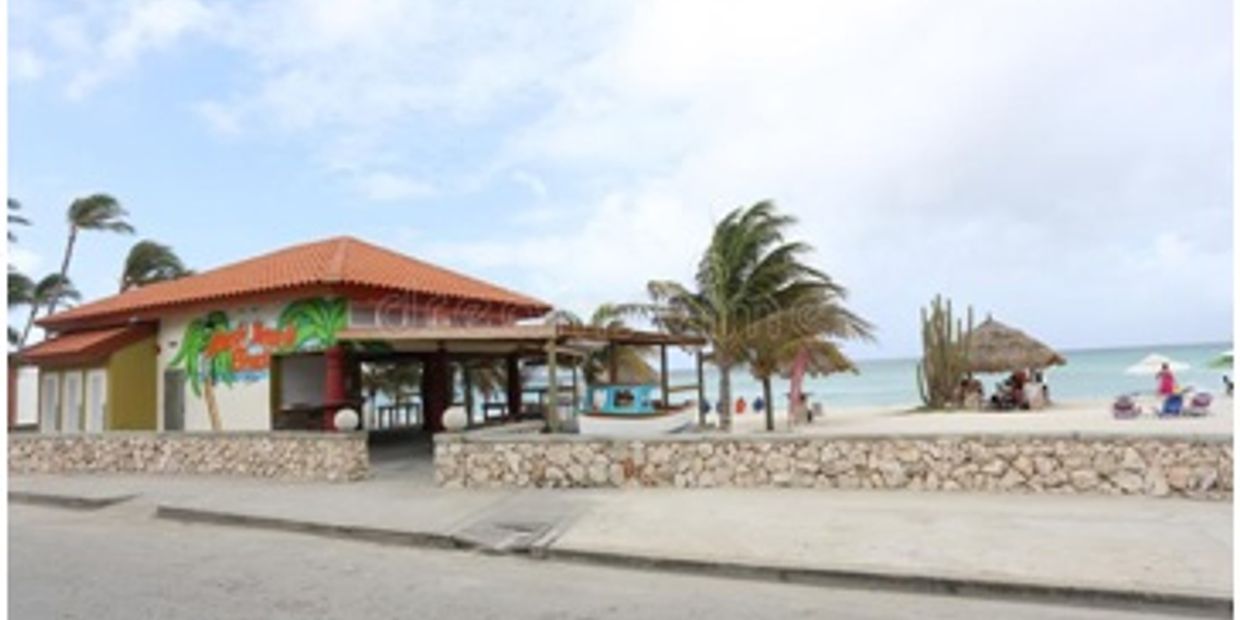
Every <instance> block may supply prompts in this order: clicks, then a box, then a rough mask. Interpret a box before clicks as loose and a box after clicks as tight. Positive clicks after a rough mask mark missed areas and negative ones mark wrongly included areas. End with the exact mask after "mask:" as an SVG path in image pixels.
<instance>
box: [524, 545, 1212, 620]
mask: <svg viewBox="0 0 1240 620" xmlns="http://www.w3.org/2000/svg"><path fill="white" fill-rule="evenodd" d="M531 555H532V556H534V557H538V558H543V559H548V560H558V561H564V562H577V563H581V564H595V565H600V566H614V567H619V568H631V569H640V570H657V571H663V572H671V573H682V574H690V575H699V576H707V577H723V578H730V579H748V580H758V581H775V582H781V583H790V584H798V585H812V586H828V587H845V588H867V589H881V590H892V591H902V592H914V593H922V594H927V593H929V594H946V595H952V596H967V597H974V598H998V599H1008V600H1011V599H1025V600H1031V601H1037V602H1047V603H1073V604H1078V605H1092V606H1104V607H1111V608H1129V609H1144V610H1149V609H1150V608H1151V607H1158V608H1163V609H1175V610H1181V611H1196V612H1208V613H1209V614H1210V615H1214V614H1219V615H1224V616H1226V617H1231V613H1232V609H1233V599H1232V598H1230V597H1214V596H1207V595H1194V594H1177V593H1160V592H1143V591H1136V590H1114V589H1105V588H1078V587H1073V586H1056V585H1048V584H1036V583H1019V582H1010V581H992V580H983V579H960V578H954V577H931V576H926V575H910V574H901V573H884V572H872V571H860V570H851V569H822V568H797V567H787V566H771V565H763V564H741V563H733V562H716V561H710V560H692V559H680V558H659V557H651V556H643V555H630V554H624V553H614V552H607V551H588V550H581V549H552V548H543V549H539V550H534V551H533V552H532V553H531Z"/></svg>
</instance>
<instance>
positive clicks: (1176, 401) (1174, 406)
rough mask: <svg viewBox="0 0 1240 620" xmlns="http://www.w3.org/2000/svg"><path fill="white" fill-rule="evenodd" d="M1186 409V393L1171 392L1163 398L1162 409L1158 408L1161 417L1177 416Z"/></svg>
mask: <svg viewBox="0 0 1240 620" xmlns="http://www.w3.org/2000/svg"><path fill="white" fill-rule="evenodd" d="M1183 411H1184V395H1183V394H1171V395H1169V396H1167V398H1165V399H1163V404H1162V409H1159V410H1158V417H1160V418H1177V417H1179V416H1180V414H1181V413H1183Z"/></svg>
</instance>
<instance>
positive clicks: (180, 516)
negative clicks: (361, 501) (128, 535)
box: [155, 504, 475, 550]
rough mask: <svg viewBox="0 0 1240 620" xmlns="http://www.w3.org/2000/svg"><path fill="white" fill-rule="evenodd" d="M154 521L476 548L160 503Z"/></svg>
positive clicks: (445, 539)
mask: <svg viewBox="0 0 1240 620" xmlns="http://www.w3.org/2000/svg"><path fill="white" fill-rule="evenodd" d="M155 518H157V519H166V520H169V521H179V522H181V523H204V524H209V525H227V526H235V527H246V528H252V529H261V530H271V531H277V532H291V533H294V534H310V535H313V536H322V537H325V538H339V539H342V540H354V541H363V542H369V543H375V544H380V545H400V546H406V547H422V548H430V549H457V550H467V549H473V548H475V546H474V545H473V544H472V543H470V542H468V541H464V540H461V539H458V538H455V537H453V536H448V535H445V534H435V533H431V532H408V531H400V530H389V529H384V528H377V527H367V526H361V525H330V524H325V523H315V522H313V521H297V520H293V519H282V518H280V517H260V516H254V515H244V514H237V513H230V512H216V511H213V510H202V509H198V508H180V507H176V506H166V505H163V504H160V505H158V506H156V507H155Z"/></svg>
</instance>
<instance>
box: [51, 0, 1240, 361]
mask: <svg viewBox="0 0 1240 620" xmlns="http://www.w3.org/2000/svg"><path fill="white" fill-rule="evenodd" d="M130 6H131V8H130V9H127V10H125V11H121V12H120V13H121V15H122V16H123V17H124V18H123V19H103V20H102V21H103V22H104V23H106V24H109V26H108V27H107V28H105V29H104V32H102V33H99V32H94V31H93V30H92V29H90V28H87V27H86V26H85V24H94V23H97V22H99V21H100V20H99V19H84V20H83V19H79V20H76V21H75V20H73V19H67V18H66V19H52V20H48V23H50V24H52V25H51V26H49V27H48V29H49V30H50V31H51V38H52V39H53V40H54V45H55V46H56V47H57V48H59V49H64V50H77V51H75V52H73V53H72V54H71V56H73V57H74V58H79V59H80V58H85V57H87V56H90V55H92V54H93V55H97V56H99V59H98V62H97V63H94V62H93V61H92V62H87V63H85V67H86V68H85V69H84V70H82V71H79V72H76V73H74V75H76V76H78V77H77V78H76V79H75V82H74V83H77V84H79V87H80V84H81V83H83V82H82V80H85V81H84V84H85V86H86V87H87V88H86V91H87V92H88V91H89V88H91V87H97V86H98V85H100V84H102V83H103V82H104V81H106V79H111V78H112V77H115V76H117V75H120V74H121V73H122V72H124V71H126V70H128V69H129V68H130V67H132V66H133V65H135V64H137V63H138V61H139V58H140V56H141V55H142V54H144V53H148V52H150V51H153V50H158V49H163V48H165V47H167V46H170V45H171V44H172V42H174V41H176V40H181V39H184V38H185V37H186V36H187V35H189V34H191V33H198V34H202V35H203V36H207V37H210V38H211V39H212V40H213V41H214V42H216V43H217V44H219V45H223V46H226V47H227V48H228V49H229V50H230V51H232V52H235V53H236V55H237V56H238V57H239V58H240V59H241V60H240V63H239V64H240V65H241V67H242V69H240V72H239V74H237V75H236V76H234V78H235V79H233V80H231V81H230V82H229V85H228V87H227V88H226V89H225V91H223V92H220V93H217V94H215V95H214V96H212V97H210V98H209V99H208V100H207V101H204V102H202V103H201V104H200V105H199V106H198V107H197V111H198V112H199V113H200V115H201V116H202V117H203V118H204V120H205V122H207V123H208V124H209V125H210V126H211V127H212V128H213V129H214V130H216V131H219V132H222V133H225V134H231V135H244V134H246V133H247V132H276V133H280V134H283V135H290V136H295V137H296V139H297V140H299V141H304V142H305V143H306V144H308V145H309V146H310V149H311V151H312V153H313V157H314V158H315V159H316V160H317V161H318V162H319V163H320V164H321V165H322V166H323V168H324V169H325V170H326V171H328V172H329V173H331V174H335V175H339V178H341V179H343V180H344V182H346V183H348V184H350V185H351V186H352V187H354V188H355V189H356V190H357V191H358V192H359V193H360V194H361V195H363V196H365V197H367V198H369V199H372V200H378V201H402V200H418V199H424V198H427V197H430V196H436V197H441V198H444V199H445V200H449V199H452V198H454V197H458V196H459V195H460V194H466V193H471V192H478V193H480V190H492V191H512V192H514V193H515V192H520V196H521V197H532V198H533V200H532V202H533V203H534V204H533V206H532V207H528V208H524V209H519V210H517V211H516V212H515V214H514V215H513V216H512V217H511V218H510V219H511V222H510V223H511V224H512V225H514V226H518V227H520V228H521V233H522V236H520V237H515V238H516V239H517V240H513V239H514V235H511V234H508V231H506V230H502V231H501V230H500V228H501V227H496V230H494V231H491V230H487V229H475V230H471V231H470V234H472V235H477V236H478V238H465V239H459V240H457V241H455V242H452V241H447V242H444V241H441V242H440V243H439V245H437V246H435V247H434V252H435V253H436V254H437V255H438V256H440V257H442V258H443V259H444V260H446V261H449V262H453V263H455V264H462V265H463V266H466V267H473V268H476V269H480V270H485V271H494V270H507V272H509V273H511V274H515V275H514V277H515V278H516V279H515V280H512V281H511V285H512V286H514V287H517V288H528V289H530V291H531V292H534V293H537V294H540V295H542V296H544V297H546V298H547V299H551V300H554V301H559V302H561V303H563V304H564V305H569V306H573V305H574V304H582V306H581V307H578V308H577V309H582V310H584V309H585V307H584V306H588V305H590V304H593V303H597V302H601V301H607V300H615V299H617V298H623V297H625V296H629V295H640V293H641V290H642V285H643V284H644V283H645V281H646V280H648V279H651V278H655V277H687V276H688V274H689V273H690V272H691V270H692V267H693V260H694V256H695V253H696V252H697V251H699V250H700V249H701V246H702V245H703V244H704V243H705V237H706V234H707V229H708V228H709V226H710V223H711V222H712V221H714V219H716V218H718V217H719V216H721V215H722V214H723V213H724V212H725V211H726V210H728V209H731V208H733V207H736V206H740V205H743V204H749V203H752V202H754V201H757V200H760V199H764V198H773V199H775V200H776V201H777V202H779V204H780V205H781V206H782V207H783V208H785V209H787V210H788V211H790V212H792V213H794V214H796V215H798V216H799V217H800V219H801V222H802V223H801V225H800V226H799V227H798V229H797V234H798V236H799V237H801V238H804V239H805V240H807V241H809V242H811V243H812V244H814V245H815V246H817V247H818V249H819V252H818V256H817V260H819V261H820V263H821V264H822V266H823V267H825V268H826V269H827V270H828V271H829V272H831V273H833V274H835V275H837V276H838V277H840V279H841V280H843V282H844V283H845V284H847V285H850V287H851V288H852V289H853V291H854V293H855V297H854V298H853V303H855V304H856V305H857V307H858V309H860V310H861V311H862V312H863V313H865V314H866V315H867V316H869V317H870V318H872V319H874V320H875V321H876V322H878V323H879V325H880V327H881V328H882V331H881V336H882V337H883V338H884V341H885V343H886V344H888V346H890V347H891V349H892V350H895V351H908V350H910V349H911V348H912V347H913V346H914V345H915V342H916V338H915V327H916V325H915V323H916V307H917V306H918V305H920V304H922V303H924V302H925V301H926V300H927V299H928V298H929V297H930V296H932V295H933V294H934V293H936V292H944V293H947V294H949V295H952V296H954V297H957V298H959V299H960V300H961V301H962V302H967V301H972V302H974V303H975V304H976V305H977V306H978V307H979V308H987V309H992V310H994V311H996V312H998V313H1000V314H1001V315H1004V316H1008V317H1013V315H1015V316H1014V317H1013V319H1014V322H1016V323H1018V324H1024V325H1025V326H1027V327H1028V328H1030V329H1031V330H1033V331H1036V332H1039V333H1040V334H1044V335H1047V337H1048V339H1049V340H1051V341H1052V342H1055V339H1056V337H1061V338H1064V339H1066V340H1068V341H1069V343H1070V344H1071V343H1073V342H1075V341H1088V340H1089V337H1090V336H1091V331H1092V332H1093V333H1094V334H1096V333H1099V332H1104V331H1106V330H1107V329H1108V326H1107V324H1106V323H1107V319H1106V318H1104V316H1103V315H1102V314H1099V313H1086V316H1084V317H1082V316H1081V314H1082V313H1081V312H1080V308H1081V307H1095V306H1105V305H1106V304H1111V303H1114V300H1116V299H1123V298H1124V297H1125V295H1136V296H1137V297H1139V298H1140V299H1141V302H1142V303H1141V304H1134V305H1132V306H1131V307H1130V309H1129V310H1127V311H1129V312H1131V313H1133V316H1135V317H1138V318H1137V319H1134V321H1135V322H1136V323H1138V324H1140V323H1141V322H1142V321H1144V322H1145V324H1148V325H1152V326H1153V327H1152V328H1151V330H1153V331H1152V332H1151V334H1152V335H1151V337H1153V336H1156V335H1157V334H1156V333H1153V332H1158V331H1159V330H1163V331H1165V332H1166V333H1167V334H1170V335H1169V336H1167V339H1175V336H1174V334H1173V332H1174V330H1175V329H1176V324H1177V323H1184V322H1190V323H1194V324H1203V325H1204V324H1213V323H1212V322H1213V321H1214V320H1215V318H1216V317H1217V316H1221V315H1223V314H1224V312H1223V311H1224V310H1225V311H1226V314H1229V313H1230V294H1231V286H1232V284H1231V278H1230V276H1231V273H1230V262H1229V258H1230V256H1231V253H1232V247H1231V239H1230V236H1229V235H1227V234H1226V230H1227V228H1228V225H1229V224H1230V223H1231V219H1232V214H1231V211H1230V192H1231V171H1230V163H1231V155H1230V154H1231V147H1232V142H1231V131H1230V129H1231V128H1230V124H1229V123H1230V118H1231V110H1230V106H1231V100H1230V93H1231V47H1230V41H1231V32H1230V29H1229V26H1228V24H1229V21H1228V20H1227V19H1226V18H1227V17H1228V16H1227V15H1225V13H1226V12H1227V11H1226V10H1225V7H1223V8H1220V7H1219V6H1216V5H1212V4H1210V3H1189V4H1182V3H1158V2H1147V3H1133V2H1130V1H1127V0H1079V1H1077V2H1072V3H1068V4H1056V5H1053V6H1051V5H1048V4H1046V3H1044V2H1038V1H1033V0H1012V1H1009V2H1002V3H998V2H991V1H990V0H957V1H955V2H951V3H947V4H942V3H940V4H935V5H933V6H931V5H927V4H925V3H920V2H911V1H910V2H906V1H902V0H888V1H883V2H861V1H857V2H804V3H794V2H787V3H779V4H777V5H771V4H770V3H766V2H756V1H755V2H726V3H721V2H675V3H671V2H638V3H627V2H622V3H615V4H605V3H600V4H591V5H589V6H588V7H586V6H582V5H581V4H580V3H563V4H554V3H538V4H535V5H509V4H498V5H497V4H495V3H479V4H470V3H445V2H431V1H427V0H418V1H408V2H402V1H397V0H367V1H358V2H351V3H339V2H331V1H328V0H269V1H266V2H259V3H251V4H240V5H237V4H224V3H212V4H206V3H205V2H204V3H198V2H194V1H192V0H180V1H172V0H169V1H168V2H160V3H152V2H141V3H135V4H132V5H130ZM144 7H145V9H144ZM151 7H164V8H162V9H160V10H155V9H153V8H151ZM144 11H146V12H144ZM147 12H149V14H148V13H147ZM157 24H158V25H157ZM40 51H41V50H40ZM96 65H97V66H96ZM83 76H84V77H83ZM437 139H438V140H439V142H436V140H437ZM461 144H464V145H465V146H466V147H468V148H462V147H461V146H460V145H461ZM443 145H447V147H448V148H447V149H444V148H442V147H443ZM471 148H472V149H474V150H476V151H477V152H476V153H474V152H468V153H462V152H463V151H468V150H469V149H471ZM445 150H446V151H450V154H449V155H444V154H443V151H445ZM535 171H536V172H535ZM420 179H435V183H434V185H433V186H432V185H431V184H429V183H427V182H425V181H422V180H420ZM514 186H520V188H519V189H518V188H516V187H514ZM497 188H498V189H497ZM549 188H553V189H554V191H549ZM471 195H473V194H471ZM1171 213H1175V214H1177V215H1176V216H1175V217H1171V216H1170V215H1169V214H1171ZM550 223H554V224H555V226H554V227H551V226H549V225H548V224H550ZM1168 229H1170V230H1168ZM545 231H551V232H545ZM437 237H442V235H437ZM1179 274H1192V275H1184V276H1182V277H1183V278H1184V280H1185V281H1187V282H1190V283H1191V284H1192V285H1193V286H1198V287H1209V288H1210V291H1209V292H1207V293H1202V296H1203V297H1205V298H1207V299H1208V300H1209V302H1210V303H1209V304H1206V305H1202V304H1192V305H1174V306H1172V305H1170V304H1168V303H1167V302H1166V301H1165V298H1163V299H1160V296H1159V295H1158V294H1156V293H1150V292H1149V291H1157V290H1159V289H1158V287H1149V288H1148V289H1141V291H1140V292H1139V293H1135V294H1134V293H1131V290H1132V289H1133V287H1134V285H1136V286H1145V285H1144V284H1142V283H1141V282H1140V281H1141V280H1143V279H1148V280H1151V281H1155V282H1163V281H1166V280H1167V279H1168V278H1171V279H1176V277H1177V276H1178V275H1179ZM1198 274H1200V275H1198ZM1147 293H1148V295H1147ZM1065 299H1068V302H1065V301H1064V300H1065ZM1069 302H1070V303H1069ZM1211 304H1212V305H1211ZM1164 306H1165V307H1173V308H1174V311H1175V312H1180V313H1183V314H1182V318H1172V315H1171V314H1170V313H1171V312H1172V311H1170V310H1164ZM1220 329H1221V328H1220ZM1048 332H1049V334H1048ZM1095 338H1096V336H1095Z"/></svg>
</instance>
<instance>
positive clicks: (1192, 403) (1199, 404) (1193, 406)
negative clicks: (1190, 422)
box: [1184, 392, 1214, 418]
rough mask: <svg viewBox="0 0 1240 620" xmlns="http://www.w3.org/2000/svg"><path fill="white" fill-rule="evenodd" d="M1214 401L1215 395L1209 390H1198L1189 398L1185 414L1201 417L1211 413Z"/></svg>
mask: <svg viewBox="0 0 1240 620" xmlns="http://www.w3.org/2000/svg"><path fill="white" fill-rule="evenodd" d="M1211 402H1214V397H1213V396H1211V395H1210V393H1209V392H1197V393H1196V394H1193V397H1192V398H1191V399H1189V401H1188V406H1187V407H1185V408H1184V415H1186V416H1190V417H1194V418H1201V417H1205V416H1208V415H1210V403H1211Z"/></svg>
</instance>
